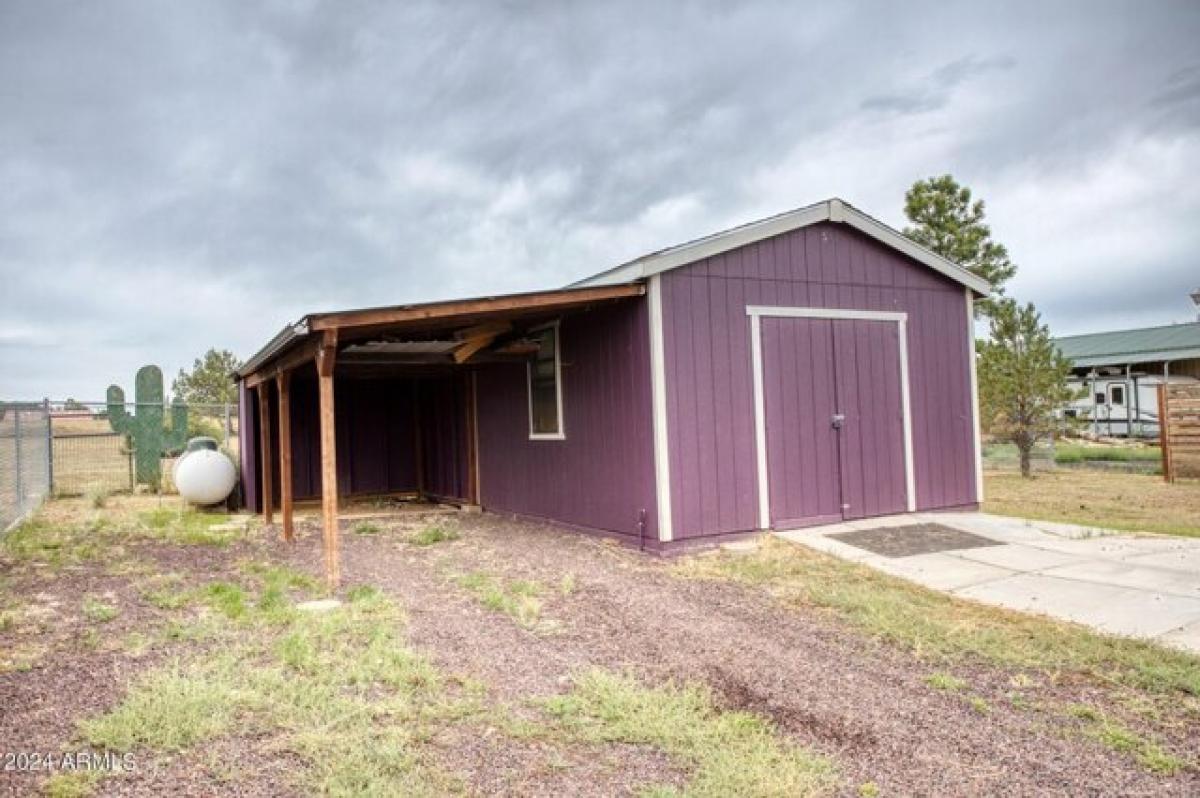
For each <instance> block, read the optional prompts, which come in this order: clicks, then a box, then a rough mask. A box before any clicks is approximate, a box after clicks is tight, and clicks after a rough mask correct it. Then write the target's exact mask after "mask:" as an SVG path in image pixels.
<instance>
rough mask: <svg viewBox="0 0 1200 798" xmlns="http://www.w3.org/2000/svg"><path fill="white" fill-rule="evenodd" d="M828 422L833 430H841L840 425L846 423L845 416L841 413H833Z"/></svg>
mask: <svg viewBox="0 0 1200 798" xmlns="http://www.w3.org/2000/svg"><path fill="white" fill-rule="evenodd" d="M830 421H831V423H832V424H833V428H834V429H841V428H842V425H843V424H845V423H846V416H844V415H843V414H841V413H834V414H833V418H832V419H831V420H830Z"/></svg>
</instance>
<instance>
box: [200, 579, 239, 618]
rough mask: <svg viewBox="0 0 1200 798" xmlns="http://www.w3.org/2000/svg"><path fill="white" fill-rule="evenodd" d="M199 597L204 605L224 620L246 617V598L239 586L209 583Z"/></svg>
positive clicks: (225, 583)
mask: <svg viewBox="0 0 1200 798" xmlns="http://www.w3.org/2000/svg"><path fill="white" fill-rule="evenodd" d="M199 595H200V597H201V599H202V600H203V601H204V603H205V604H207V605H208V606H209V607H211V608H212V609H214V610H216V611H217V612H219V613H221V614H222V615H224V616H225V617H226V618H230V619H233V620H237V619H238V618H242V617H244V616H245V615H246V604H247V596H246V591H245V590H244V589H242V587H241V585H235V584H233V583H232V582H211V583H210V584H208V585H206V586H205V587H204V588H203V589H202V590H201V591H200V594H199Z"/></svg>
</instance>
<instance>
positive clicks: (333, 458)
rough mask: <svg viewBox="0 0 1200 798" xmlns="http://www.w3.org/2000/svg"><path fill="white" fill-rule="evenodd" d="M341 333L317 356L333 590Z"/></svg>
mask: <svg viewBox="0 0 1200 798" xmlns="http://www.w3.org/2000/svg"><path fill="white" fill-rule="evenodd" d="M336 357H337V331H336V330H334V331H332V332H327V333H325V335H324V337H323V341H322V345H321V348H320V349H319V350H318V352H317V383H318V386H317V394H318V400H319V404H320V412H319V415H320V427H321V526H322V532H323V535H322V539H323V542H324V549H325V581H326V583H327V584H328V585H329V588H330V590H336V589H337V587H338V584H339V583H340V582H341V563H340V562H339V552H338V547H339V541H338V485H337V428H336V425H335V424H334V419H335V416H334V407H333V366H334V360H335V358H336Z"/></svg>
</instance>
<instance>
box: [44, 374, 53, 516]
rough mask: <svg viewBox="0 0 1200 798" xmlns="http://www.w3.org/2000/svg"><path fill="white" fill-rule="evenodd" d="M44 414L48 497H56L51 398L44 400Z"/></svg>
mask: <svg viewBox="0 0 1200 798" xmlns="http://www.w3.org/2000/svg"><path fill="white" fill-rule="evenodd" d="M42 412H43V413H45V414H46V495H47V496H53V495H54V421H53V420H52V417H51V415H50V398H49V397H45V398H43V399H42Z"/></svg>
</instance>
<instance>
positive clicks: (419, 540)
mask: <svg viewBox="0 0 1200 798" xmlns="http://www.w3.org/2000/svg"><path fill="white" fill-rule="evenodd" d="M458 537H459V535H458V530H456V529H450V528H448V527H444V526H427V527H425V528H424V529H422V530H421V531H420V532H417V533H416V534H415V535H413V536H412V537H410V538H409V539H408V540H409V542H410V543H412V544H413V545H415V546H432V545H433V544H435V543H441V542H442V541H445V540H458Z"/></svg>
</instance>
